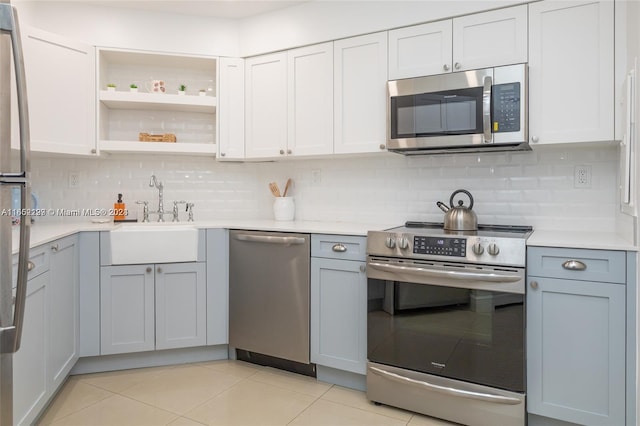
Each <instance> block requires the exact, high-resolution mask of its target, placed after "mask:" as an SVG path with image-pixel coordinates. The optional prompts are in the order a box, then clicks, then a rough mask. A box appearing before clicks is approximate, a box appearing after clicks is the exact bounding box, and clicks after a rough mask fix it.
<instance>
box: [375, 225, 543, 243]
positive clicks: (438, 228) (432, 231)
mask: <svg viewBox="0 0 640 426" xmlns="http://www.w3.org/2000/svg"><path fill="white" fill-rule="evenodd" d="M387 231H390V232H401V233H406V234H414V235H426V236H434V237H437V236H448V235H450V236H478V237H494V238H498V237H499V238H525V239H526V238H528V237H529V235H530V234H531V232H532V231H533V227H531V226H518V225H478V230H477V231H449V230H446V229H444V224H443V223H442V222H439V223H438V222H412V221H407V222H406V223H405V224H404V226H399V227H396V228H391V229H388V230H387Z"/></svg>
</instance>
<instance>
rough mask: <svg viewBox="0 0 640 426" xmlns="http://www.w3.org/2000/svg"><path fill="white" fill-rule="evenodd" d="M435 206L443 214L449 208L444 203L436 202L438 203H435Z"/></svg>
mask: <svg viewBox="0 0 640 426" xmlns="http://www.w3.org/2000/svg"><path fill="white" fill-rule="evenodd" d="M436 205H437V206H438V207H440V210H442V211H443V212H445V213H446V212H448V211H449V206H447V205H446V204H445V203H443V202H442V201H438V202H437V203H436Z"/></svg>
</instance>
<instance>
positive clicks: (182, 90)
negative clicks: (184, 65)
mask: <svg viewBox="0 0 640 426" xmlns="http://www.w3.org/2000/svg"><path fill="white" fill-rule="evenodd" d="M186 90H187V86H185V85H184V84H181V85H180V86H178V95H184V94H185V92H186Z"/></svg>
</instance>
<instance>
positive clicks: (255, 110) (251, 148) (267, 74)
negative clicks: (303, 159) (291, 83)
mask: <svg viewBox="0 0 640 426" xmlns="http://www.w3.org/2000/svg"><path fill="white" fill-rule="evenodd" d="M245 65H246V68H245V69H246V86H245V88H246V94H245V95H246V97H245V107H246V116H245V120H246V121H245V131H246V133H245V137H246V139H245V146H246V157H247V158H262V157H280V156H284V155H285V154H286V150H287V53H286V52H280V53H274V54H270V55H265V56H258V57H254V58H249V59H247V60H246V61H245Z"/></svg>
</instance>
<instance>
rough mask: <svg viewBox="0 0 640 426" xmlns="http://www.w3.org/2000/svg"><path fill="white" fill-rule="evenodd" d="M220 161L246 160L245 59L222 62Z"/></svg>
mask: <svg viewBox="0 0 640 426" xmlns="http://www.w3.org/2000/svg"><path fill="white" fill-rule="evenodd" d="M218 66H219V68H218V70H219V72H218V77H219V82H218V135H219V136H218V146H217V153H216V154H217V155H216V158H217V159H218V160H242V159H244V59H242V58H220V59H219V65H218Z"/></svg>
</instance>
